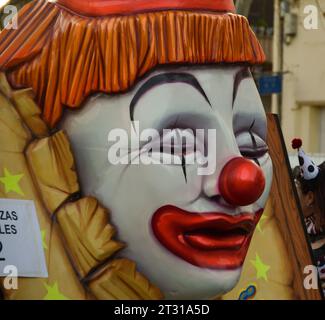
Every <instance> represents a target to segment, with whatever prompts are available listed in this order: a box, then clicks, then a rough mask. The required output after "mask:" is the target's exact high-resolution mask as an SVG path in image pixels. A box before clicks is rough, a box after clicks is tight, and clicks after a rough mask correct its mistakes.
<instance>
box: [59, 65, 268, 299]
mask: <svg viewBox="0 0 325 320" xmlns="http://www.w3.org/2000/svg"><path fill="white" fill-rule="evenodd" d="M132 121H138V123H139V127H138V129H137V130H139V131H140V132H143V131H144V130H145V129H156V130H157V131H158V132H161V133H162V134H161V136H160V139H159V143H160V145H161V146H164V144H165V143H167V142H165V141H168V139H165V138H167V137H166V136H165V135H164V134H163V132H164V131H163V129H167V128H168V129H170V131H169V132H174V133H176V135H177V134H178V133H184V131H186V132H187V134H188V135H193V132H194V135H195V132H196V130H203V131H204V132H207V131H208V130H213V131H215V133H216V135H215V139H214V140H213V143H212V144H211V141H207V140H208V138H207V137H208V136H207V135H206V137H204V138H203V140H202V139H201V140H195V139H189V140H190V141H195V142H193V144H195V146H193V149H195V150H199V151H200V150H203V149H204V147H206V149H208V150H206V149H205V150H206V151H207V152H208V153H210V156H211V153H212V155H213V159H214V164H215V165H214V170H212V171H211V172H209V173H208V174H205V175H202V174H199V173H198V172H199V171H198V169H199V167H200V164H198V163H193V162H190V161H187V160H188V159H189V158H190V156H191V155H190V154H187V151H186V152H184V153H182V152H181V154H178V156H179V158H180V159H181V161H180V163H176V164H164V163H161V162H157V163H156V164H149V165H148V164H147V163H144V161H141V160H140V161H138V162H136V161H134V160H135V159H140V156H141V153H142V150H143V147H144V146H145V145H146V142H144V143H140V144H138V145H137V144H136V143H133V140H134V139H135V138H134V123H133V122H132ZM61 127H62V129H64V130H65V131H66V132H67V134H68V136H69V138H70V140H71V144H72V149H73V152H74V154H75V156H76V162H77V166H78V172H79V177H80V182H81V186H82V190H83V192H84V194H86V195H92V196H95V197H97V198H98V199H99V200H100V201H101V202H102V204H103V205H105V206H106V207H107V208H109V209H110V211H111V219H112V222H113V224H114V225H115V226H116V228H117V230H118V234H117V237H118V239H119V240H120V241H123V242H124V243H126V248H125V249H124V250H122V252H121V253H120V254H119V255H120V256H121V257H126V258H129V259H131V260H134V261H136V262H137V265H138V268H139V271H141V272H143V273H144V274H145V275H146V276H148V278H149V279H150V280H151V281H152V282H153V283H154V284H156V285H157V286H158V287H159V288H160V289H161V290H162V291H163V293H164V294H165V296H166V298H169V299H210V298H214V297H216V296H220V295H222V294H224V293H226V292H228V291H230V290H231V289H232V288H233V287H234V286H235V285H236V283H237V281H238V279H239V276H240V272H241V267H242V264H243V262H244V259H245V256H246V253H247V250H248V247H249V242H250V239H251V237H252V234H253V232H254V229H255V226H256V224H257V222H258V219H259V218H260V215H261V213H262V211H263V208H264V206H265V203H266V200H267V198H268V194H269V190H270V186H271V180H272V163H271V160H270V157H269V155H268V152H267V146H266V142H265V141H266V131H267V130H266V117H265V113H264V108H263V105H262V103H261V100H260V97H259V94H258V91H257V89H256V86H255V83H254V81H253V78H252V77H251V75H250V72H249V70H248V69H247V67H243V66H227V67H225V66H223V67H220V66H200V67H199V66H193V67H191V68H189V67H168V68H161V69H158V70H156V71H155V72H153V73H150V74H148V75H147V76H146V77H144V78H143V79H142V80H141V81H139V82H138V83H137V85H136V86H135V87H133V88H132V89H131V90H130V91H128V92H127V93H124V94H119V95H114V96H112V95H111V96H107V95H103V94H102V95H97V96H93V97H91V98H89V99H88V101H87V103H85V105H84V106H83V107H82V108H81V109H80V110H78V111H67V112H66V113H65V115H64V118H63V121H62V122H61ZM115 129H120V130H122V131H123V132H125V136H126V138H127V139H126V141H122V142H121V141H120V145H121V146H122V147H121V150H120V155H121V157H124V156H130V155H131V156H130V157H129V158H132V159H133V164H131V163H127V164H126V163H124V164H112V163H110V161H109V159H108V153H109V150H110V148H111V147H112V145H113V144H114V143H112V142H108V136H109V134H110V133H111V132H112V131H113V130H115ZM187 129H190V130H191V131H188V130H187ZM124 140H125V139H124ZM173 141H174V142H173V143H174V147H175V146H176V147H179V145H180V146H182V143H183V142H182V139H178V140H177V139H175V140H173ZM149 143H150V144H152V143H154V142H153V141H152V140H151V141H150V142H149V141H147V144H149ZM171 150H172V149H171ZM180 150H182V148H180ZM202 153H203V151H202ZM169 156H170V155H169V154H166V152H165V149H161V153H159V152H151V153H148V154H147V155H146V156H145V157H150V158H154V159H161V158H164V157H167V158H168V157H169ZM142 159H143V157H142ZM134 163H138V164H134Z"/></svg>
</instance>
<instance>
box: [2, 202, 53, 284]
mask: <svg viewBox="0 0 325 320" xmlns="http://www.w3.org/2000/svg"><path fill="white" fill-rule="evenodd" d="M9 265H10V266H15V267H16V268H17V270H18V277H37V278H47V277H48V273H47V268H46V262H45V256H44V249H43V245H42V237H41V231H40V227H39V223H38V218H37V214H36V209H35V206H34V201H26V200H13V199H0V276H7V275H8V274H6V273H4V269H5V267H6V266H9Z"/></svg>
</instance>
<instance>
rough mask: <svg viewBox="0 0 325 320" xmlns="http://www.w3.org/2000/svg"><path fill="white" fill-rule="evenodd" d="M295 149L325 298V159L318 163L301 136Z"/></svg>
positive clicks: (297, 177) (298, 178) (299, 185)
mask: <svg viewBox="0 0 325 320" xmlns="http://www.w3.org/2000/svg"><path fill="white" fill-rule="evenodd" d="M292 148H293V149H295V150H298V159H299V167H297V168H295V170H294V177H295V183H296V186H297V190H298V195H299V200H300V203H301V207H302V211H303V214H304V218H305V224H306V228H307V233H308V236H309V238H310V241H311V246H312V249H313V253H314V258H315V262H316V263H317V268H318V271H319V277H320V280H321V283H322V286H323V292H324V297H325V162H323V163H322V164H321V165H319V166H317V165H316V164H315V163H314V161H313V160H312V159H311V158H310V157H309V156H308V155H307V154H306V153H305V152H304V151H303V149H302V140H301V139H299V138H296V139H294V140H293V141H292Z"/></svg>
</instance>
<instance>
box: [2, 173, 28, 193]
mask: <svg viewBox="0 0 325 320" xmlns="http://www.w3.org/2000/svg"><path fill="white" fill-rule="evenodd" d="M23 176H24V175H23V174H18V175H12V174H11V173H10V172H9V170H8V169H7V168H4V176H3V177H0V182H2V183H3V184H4V186H5V193H9V192H11V191H12V192H16V193H17V194H19V195H21V196H23V195H24V193H23V191H22V190H21V189H20V186H19V181H20V180H21V179H22V177H23Z"/></svg>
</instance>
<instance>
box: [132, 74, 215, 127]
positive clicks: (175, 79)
mask: <svg viewBox="0 0 325 320" xmlns="http://www.w3.org/2000/svg"><path fill="white" fill-rule="evenodd" d="M166 83H185V84H188V85H190V86H192V87H193V88H195V89H196V90H197V91H198V92H199V93H200V94H201V95H202V96H203V97H204V99H205V101H206V102H207V103H208V104H209V105H210V107H211V103H210V101H209V99H208V97H207V95H206V93H205V92H204V90H203V89H202V87H201V85H200V83H199V81H198V80H197V79H196V78H195V77H194V76H193V75H191V74H189V73H163V74H159V75H156V76H154V77H152V78H150V79H149V80H148V81H146V82H145V83H144V84H143V85H142V86H141V87H140V89H139V90H138V91H137V93H136V94H135V95H134V97H133V99H132V101H131V103H130V118H131V121H134V110H135V106H136V105H137V103H138V101H139V100H140V98H141V97H142V96H143V95H144V94H145V93H147V92H148V91H149V90H150V89H152V88H154V87H157V86H159V85H162V84H166Z"/></svg>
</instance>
